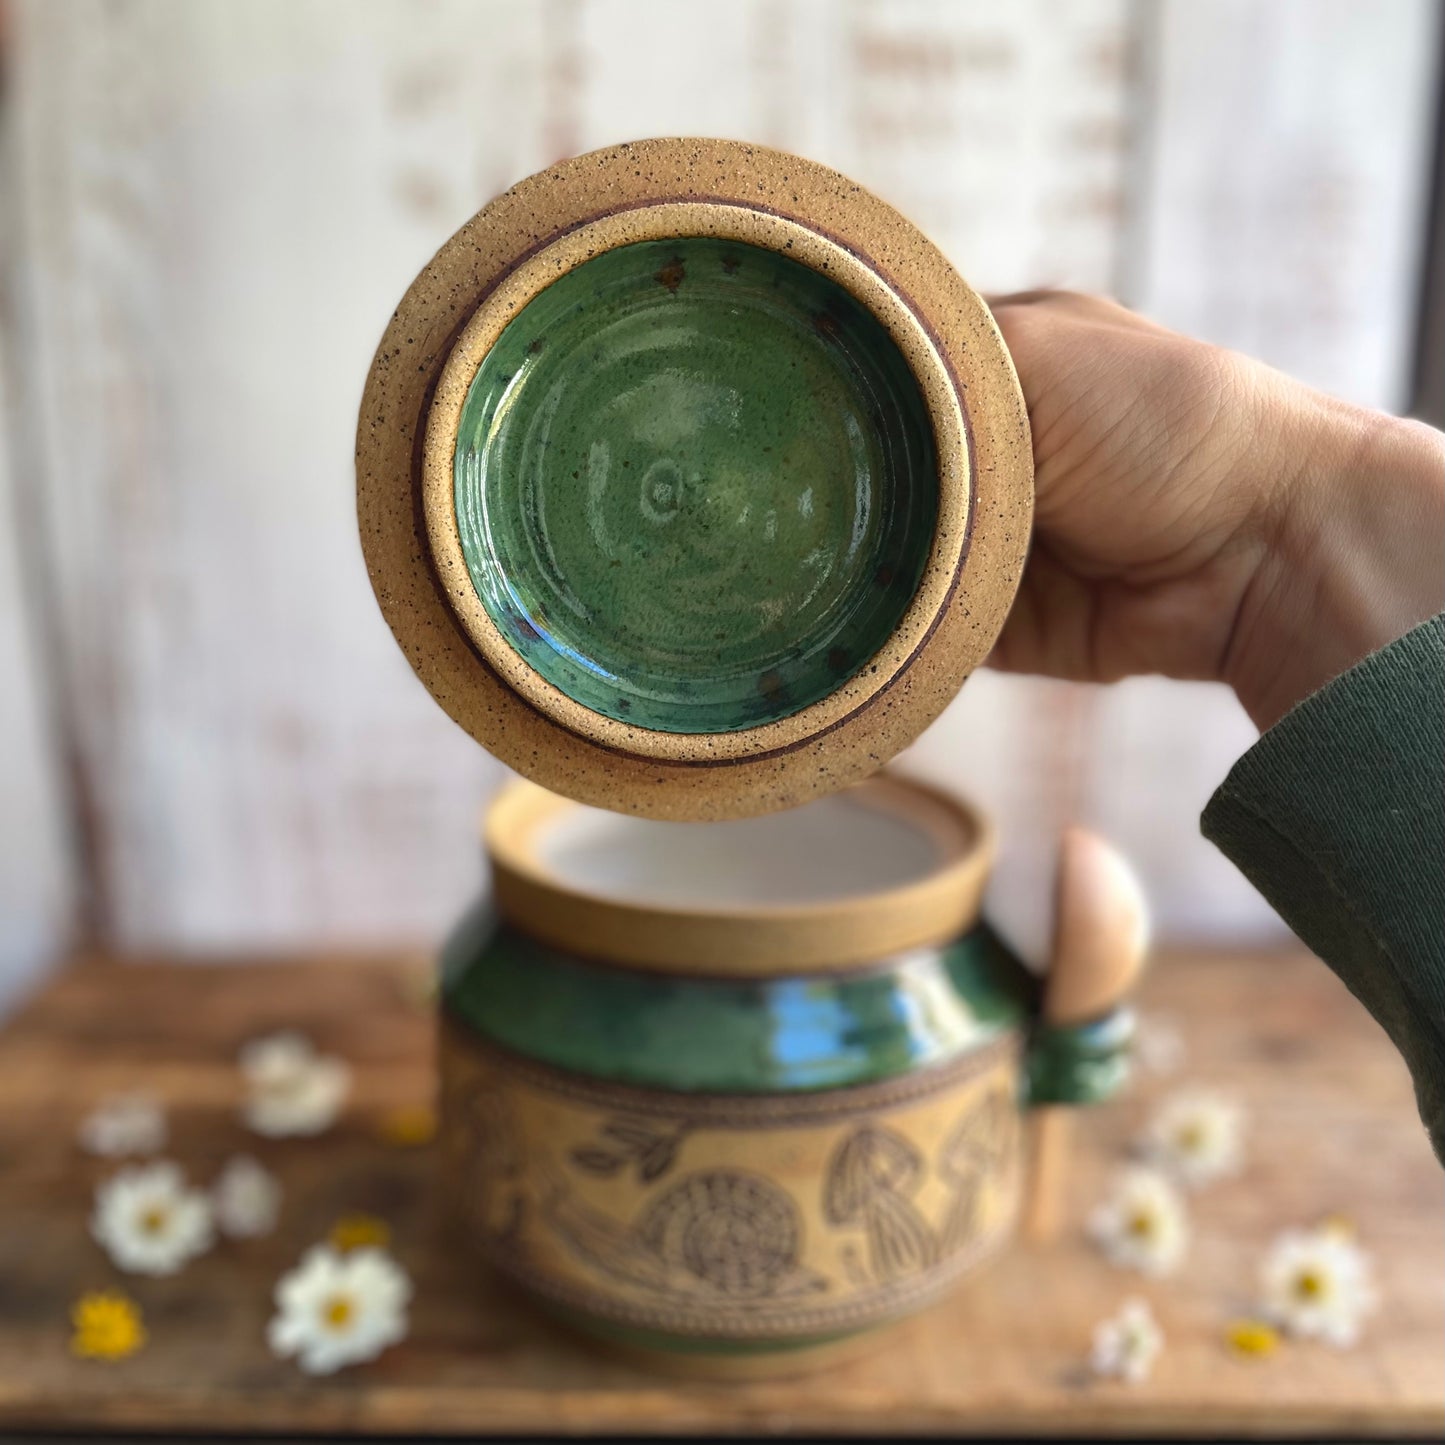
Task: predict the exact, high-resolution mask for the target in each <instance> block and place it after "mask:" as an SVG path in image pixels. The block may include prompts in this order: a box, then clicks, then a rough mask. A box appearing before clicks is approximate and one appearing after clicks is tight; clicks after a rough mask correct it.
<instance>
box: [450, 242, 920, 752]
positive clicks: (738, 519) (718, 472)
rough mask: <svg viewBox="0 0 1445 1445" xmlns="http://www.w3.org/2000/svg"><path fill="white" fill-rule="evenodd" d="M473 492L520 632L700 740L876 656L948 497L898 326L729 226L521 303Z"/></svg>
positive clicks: (552, 678) (474, 400) (483, 409)
mask: <svg viewBox="0 0 1445 1445" xmlns="http://www.w3.org/2000/svg"><path fill="white" fill-rule="evenodd" d="M455 494H456V517H457V525H458V529H459V533H460V539H461V545H462V552H463V556H464V557H465V561H466V566H467V570H468V572H469V574H470V577H471V580H472V583H473V585H474V587H475V588H476V592H477V594H478V596H479V598H480V599H481V601H482V603H483V605H484V606H485V608H486V610H487V612H488V614H489V615H490V617H491V618H492V621H493V622H494V623H495V625H496V626H497V628H498V629H499V630H500V632H501V633H502V635H503V636H504V637H505V638H506V639H507V641H508V642H509V643H510V645H511V646H512V647H513V648H514V649H515V650H516V651H517V652H518V653H519V654H520V655H521V656H522V657H523V658H524V659H525V660H526V661H527V663H528V664H529V665H530V666H531V667H532V668H533V669H534V670H535V671H536V672H537V673H539V674H540V675H541V676H542V677H543V678H545V679H546V680H547V681H548V682H550V683H552V684H553V685H554V686H556V687H557V688H559V689H560V690H561V691H562V692H563V693H565V694H566V695H567V696H568V697H570V698H572V699H573V700H574V701H576V702H578V703H581V704H582V705H584V706H585V707H587V708H589V709H591V710H592V711H594V712H596V713H600V714H602V715H603V716H606V717H609V718H613V719H615V720H617V721H620V722H628V723H632V724H635V725H637V726H640V727H644V728H651V729H660V730H665V731H668V732H677V733H722V732H731V731H736V730H738V729H742V728H749V727H754V726H757V725H759V724H761V723H766V722H771V721H775V720H777V719H779V718H784V717H788V716H790V715H792V714H794V713H796V712H798V711H800V710H801V709H803V708H805V707H807V706H809V705H810V704H812V703H814V702H817V701H818V700H819V699H821V698H823V697H825V696H827V695H829V694H830V693H832V692H833V691H835V690H836V689H837V687H838V686H839V685H840V683H842V682H843V681H845V680H846V679H847V678H849V677H852V676H853V675H855V674H856V673H857V672H858V671H859V670H860V669H862V668H863V667H864V666H865V665H866V664H867V663H868V661H869V659H870V658H871V657H873V655H874V654H875V653H876V652H877V651H878V649H879V648H880V647H881V646H882V644H883V643H884V642H885V641H886V640H887V639H888V637H889V636H890V635H891V634H892V633H893V631H894V629H895V628H896V627H897V626H898V623H899V620H900V618H901V617H902V616H903V614H904V612H905V610H906V609H907V607H908V605H909V603H910V601H911V600H912V598H913V595H914V593H915V591H916V590H917V588H918V585H919V581H920V578H921V576H922V573H923V568H924V565H925V563H926V561H927V558H928V554H929V548H930V546H931V544H932V541H933V536H934V529H935V526H936V523H937V517H938V506H939V491H938V477H937V458H936V456H935V452H934V439H933V430H932V426H931V423H930V420H929V414H928V410H927V407H926V405H925V403H924V399H923V396H922V394H921V392H920V389H919V385H918V382H917V380H916V378H915V377H914V375H913V373H912V372H911V370H910V369H909V366H908V363H907V362H906V361H905V359H904V357H903V355H902V353H901V352H900V351H899V349H898V347H897V346H896V345H895V344H894V342H893V341H892V339H891V338H890V337H889V336H888V334H887V332H886V331H885V330H884V328H883V326H882V324H881V323H880V322H879V320H878V319H877V317H875V316H874V315H873V314H872V312H870V311H869V310H868V309H867V308H866V307H865V306H863V305H862V304H861V303H860V302H859V301H858V300H856V299H855V298H854V297H853V296H852V295H850V294H849V292H848V291H847V290H845V289H844V288H843V287H842V286H840V285H839V284H838V283H837V282H836V281H834V280H832V279H831V278H830V277H828V276H826V275H824V274H822V273H821V272H819V271H816V270H813V269H811V268H810V267H807V266H803V265H800V264H798V263H797V262H796V261H793V260H791V259H789V258H788V257H787V256H785V255H782V254H780V253H779V252H776V251H772V250H767V249H764V248H762V247H758V246H751V245H746V244H742V243H740V242H736V241H729V240H723V239H719V238H715V237H708V236H693V237H682V238H677V239H671V240H666V241H648V242H637V243H634V244H631V245H625V246H620V247H617V248H615V249H613V250H610V251H606V252H604V253H602V254H601V255H598V256H595V257H593V258H592V259H591V260H588V261H585V262H584V263H583V264H581V265H579V266H577V267H575V268H574V269H572V270H570V271H567V272H566V273H564V274H563V275H562V276H560V277H559V278H558V279H557V280H556V281H554V282H553V283H552V284H551V285H549V286H548V287H546V289H544V290H543V291H542V292H541V293H540V294H538V295H537V296H536V297H535V298H534V299H533V300H531V301H530V302H529V303H528V304H527V305H526V306H525V307H524V308H523V309H522V310H521V312H520V314H519V315H518V316H517V317H516V318H515V319H514V320H513V321H512V322H511V323H510V324H509V325H508V326H507V327H506V329H505V330H504V331H503V333H502V335H501V337H500V338H499V339H498V341H497V342H496V344H495V345H494V346H493V347H492V348H491V350H490V351H489V352H488V353H487V355H486V356H485V358H484V359H483V361H482V364H481V367H480V369H479V370H478V372H477V374H476V377H475V379H474V380H473V382H472V384H471V387H470V390H469V391H468V393H467V397H466V402H465V405H464V407H463V411H462V417H461V424H460V428H459V432H458V438H457V449H456V459H455Z"/></svg>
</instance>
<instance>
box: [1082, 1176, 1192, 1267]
mask: <svg viewBox="0 0 1445 1445" xmlns="http://www.w3.org/2000/svg"><path fill="white" fill-rule="evenodd" d="M1088 1230H1089V1236H1090V1238H1092V1239H1093V1240H1094V1242H1095V1243H1096V1244H1097V1245H1098V1246H1099V1247H1100V1248H1101V1249H1102V1250H1103V1251H1104V1253H1105V1254H1106V1255H1107V1256H1108V1258H1109V1259H1110V1261H1111V1262H1112V1263H1114V1264H1117V1265H1119V1266H1120V1267H1121V1268H1124V1269H1137V1270H1139V1271H1141V1272H1142V1273H1144V1274H1151V1275H1163V1274H1168V1273H1169V1272H1170V1271H1171V1270H1173V1269H1175V1268H1176V1267H1177V1266H1178V1264H1179V1261H1180V1260H1181V1259H1182V1258H1183V1257H1184V1251H1185V1248H1186V1246H1187V1245H1188V1243H1189V1221H1188V1216H1187V1214H1186V1212H1185V1209H1184V1201H1183V1199H1181V1198H1180V1196H1179V1192H1178V1190H1176V1189H1175V1188H1174V1186H1173V1185H1172V1184H1171V1183H1170V1182H1169V1181H1168V1179H1166V1178H1165V1177H1164V1176H1163V1175H1162V1174H1159V1173H1157V1172H1156V1171H1154V1170H1152V1169H1138V1168H1135V1169H1126V1170H1123V1171H1121V1172H1120V1173H1119V1174H1118V1175H1117V1176H1116V1177H1115V1178H1114V1180H1113V1182H1112V1184H1111V1186H1110V1190H1109V1193H1108V1195H1107V1197H1106V1198H1105V1200H1104V1202H1103V1203H1102V1204H1101V1205H1099V1206H1098V1208H1096V1209H1095V1210H1094V1212H1093V1213H1092V1214H1091V1215H1090V1216H1089V1225H1088Z"/></svg>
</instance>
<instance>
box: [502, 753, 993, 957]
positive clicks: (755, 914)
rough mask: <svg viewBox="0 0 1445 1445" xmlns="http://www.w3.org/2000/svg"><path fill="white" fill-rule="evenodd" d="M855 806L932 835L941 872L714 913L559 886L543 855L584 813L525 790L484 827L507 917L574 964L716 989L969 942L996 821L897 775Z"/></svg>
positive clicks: (527, 786)
mask: <svg viewBox="0 0 1445 1445" xmlns="http://www.w3.org/2000/svg"><path fill="white" fill-rule="evenodd" d="M849 796H850V798H853V799H856V800H857V801H858V802H859V803H860V804H862V805H864V806H867V807H870V808H876V809H878V810H880V811H883V812H888V813H891V814H893V815H895V816H898V817H902V818H904V819H906V820H907V821H908V822H909V823H911V824H913V825H914V826H915V827H918V828H919V829H921V830H922V831H924V832H926V833H927V834H928V835H929V837H930V838H931V839H932V840H933V841H934V843H935V844H936V845H937V848H938V855H939V856H938V861H937V863H936V865H935V866H934V868H933V869H932V870H931V871H930V872H929V873H928V874H927V875H925V876H924V877H922V878H919V879H917V880H915V881H913V882H910V883H907V884H904V885H902V886H899V887H894V888H887V889H880V890H879V891H878V892H875V893H866V894H858V895H855V896H852V897H848V898H837V899H829V900H827V901H825V902H819V903H810V904H801V905H795V906H789V905H786V904H783V905H777V904H775V905H767V906H763V905H758V906H754V907H751V908H725V909H708V908H689V907H676V906H664V905H661V904H646V903H640V902H635V901H633V902H625V901H621V900H619V899H615V898H609V897H607V896H606V895H604V894H601V893H595V892H590V891H587V890H583V889H579V888H577V887H576V886H575V885H573V884H571V883H569V882H567V881H566V880H564V879H562V878H560V877H559V876H558V875H557V874H556V873H554V872H553V871H552V870H551V869H550V868H549V867H548V866H547V864H546V862H545V861H544V859H543V858H542V856H541V854H540V852H539V847H538V845H539V843H540V842H541V840H542V838H543V837H544V836H545V834H546V832H547V830H548V829H549V828H550V827H552V826H554V825H555V824H557V823H558V822H560V821H563V820H565V819H566V817H567V816H568V814H569V813H575V812H576V811H577V810H578V805H577V804H576V803H573V802H570V801H569V800H568V799H566V798H562V797H559V796H557V794H555V793H549V792H548V791H547V790H546V789H545V788H540V787H538V786H537V785H536V784H535V783H529V782H526V781H525V780H522V781H518V782H515V783H512V784H510V785H509V786H507V787H506V788H504V789H503V790H502V792H501V793H500V794H498V796H497V798H496V799H495V800H494V801H493V802H492V804H491V806H490V807H489V808H488V809H487V812H486V817H485V820H484V823H483V838H484V840H485V843H486V849H487V855H488V857H489V858H490V860H491V864H492V881H493V886H494V897H495V901H496V905H497V909H498V911H499V912H500V913H501V915H502V917H504V918H505V919H506V920H507V921H508V922H509V923H511V924H513V925H515V926H516V927H517V928H519V929H521V930H522V931H523V932H525V933H528V934H530V935H531V936H532V937H533V938H536V939H538V940H539V941H541V942H542V943H546V944H550V945H551V946H552V947H554V948H559V949H562V950H564V951H565V952H567V953H575V954H578V955H580V956H582V957H585V958H596V959H602V960H604V961H606V962H609V963H618V964H623V965H626V966H628V967H632V968H642V969H651V970H656V971H659V972H666V973H686V974H702V975H706V976H710V977H728V976H738V977H752V978H757V977H775V976H777V975H780V974H784V975H792V974H799V973H836V972H839V971H842V970H846V969H851V968H859V967H875V966H878V965H881V964H883V963H885V962H886V961H888V960H890V959H894V958H896V957H897V956H898V955H899V954H902V953H906V952H908V950H910V949H914V948H923V947H929V946H933V945H937V944H942V943H947V942H950V941H951V940H953V939H955V938H957V937H958V936H959V935H960V934H962V933H963V932H964V931H965V930H967V929H968V928H969V927H970V926H971V925H972V924H973V923H974V922H975V921H976V920H977V918H978V912H979V903H980V900H981V899H982V896H983V890H984V885H985V884H986V883H987V881H988V875H989V872H990V870H991V869H992V867H993V858H994V850H995V839H994V830H993V826H992V824H991V823H990V822H989V820H988V819H987V818H986V817H985V816H984V815H983V814H982V813H981V812H979V811H978V810H977V809H975V808H973V807H971V806H970V805H969V804H967V803H964V802H962V801H961V800H959V799H957V798H954V797H952V796H950V795H949V794H947V793H944V792H941V791H939V790H937V789H935V788H931V787H929V786H927V785H926V784H924V783H920V782H916V781H914V780H912V779H905V778H902V777H899V776H897V775H894V774H880V775H878V776H875V777H872V778H869V779H868V780H867V781H865V782H862V783H859V784H856V785H855V786H854V787H853V788H852V789H850V791H849Z"/></svg>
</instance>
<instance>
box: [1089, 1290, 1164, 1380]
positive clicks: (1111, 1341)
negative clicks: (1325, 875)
mask: <svg viewBox="0 0 1445 1445" xmlns="http://www.w3.org/2000/svg"><path fill="white" fill-rule="evenodd" d="M1163 1348H1164V1332H1163V1330H1161V1329H1160V1328H1159V1324H1158V1322H1157V1321H1156V1320H1155V1318H1154V1315H1153V1313H1152V1312H1151V1311H1150V1309H1149V1306H1148V1304H1146V1303H1145V1301H1143V1300H1141V1299H1130V1300H1125V1301H1124V1304H1123V1307H1122V1308H1121V1309H1120V1310H1119V1313H1118V1314H1116V1315H1113V1316H1111V1317H1110V1318H1109V1319H1107V1320H1103V1321H1101V1322H1100V1323H1099V1324H1098V1325H1097V1326H1096V1327H1095V1329H1094V1347H1093V1349H1092V1350H1091V1351H1090V1353H1089V1368H1090V1369H1091V1370H1092V1371H1093V1372H1094V1373H1095V1374H1096V1375H1099V1376H1101V1377H1103V1378H1113V1379H1119V1380H1123V1381H1124V1382H1125V1383H1126V1384H1129V1385H1137V1384H1139V1383H1140V1381H1142V1380H1146V1379H1148V1378H1149V1372H1150V1370H1152V1369H1153V1368H1154V1361H1155V1360H1156V1359H1158V1358H1159V1351H1160V1350H1162V1349H1163Z"/></svg>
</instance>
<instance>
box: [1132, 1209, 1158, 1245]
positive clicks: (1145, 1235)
mask: <svg viewBox="0 0 1445 1445" xmlns="http://www.w3.org/2000/svg"><path fill="white" fill-rule="evenodd" d="M1154 1229H1155V1219H1154V1216H1153V1215H1152V1214H1150V1213H1149V1212H1148V1210H1145V1209H1139V1210H1136V1211H1135V1212H1134V1213H1133V1214H1132V1215H1130V1217H1129V1233H1130V1234H1132V1235H1133V1236H1134V1238H1135V1239H1149V1238H1150V1237H1151V1236H1152V1235H1153V1233H1154Z"/></svg>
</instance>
